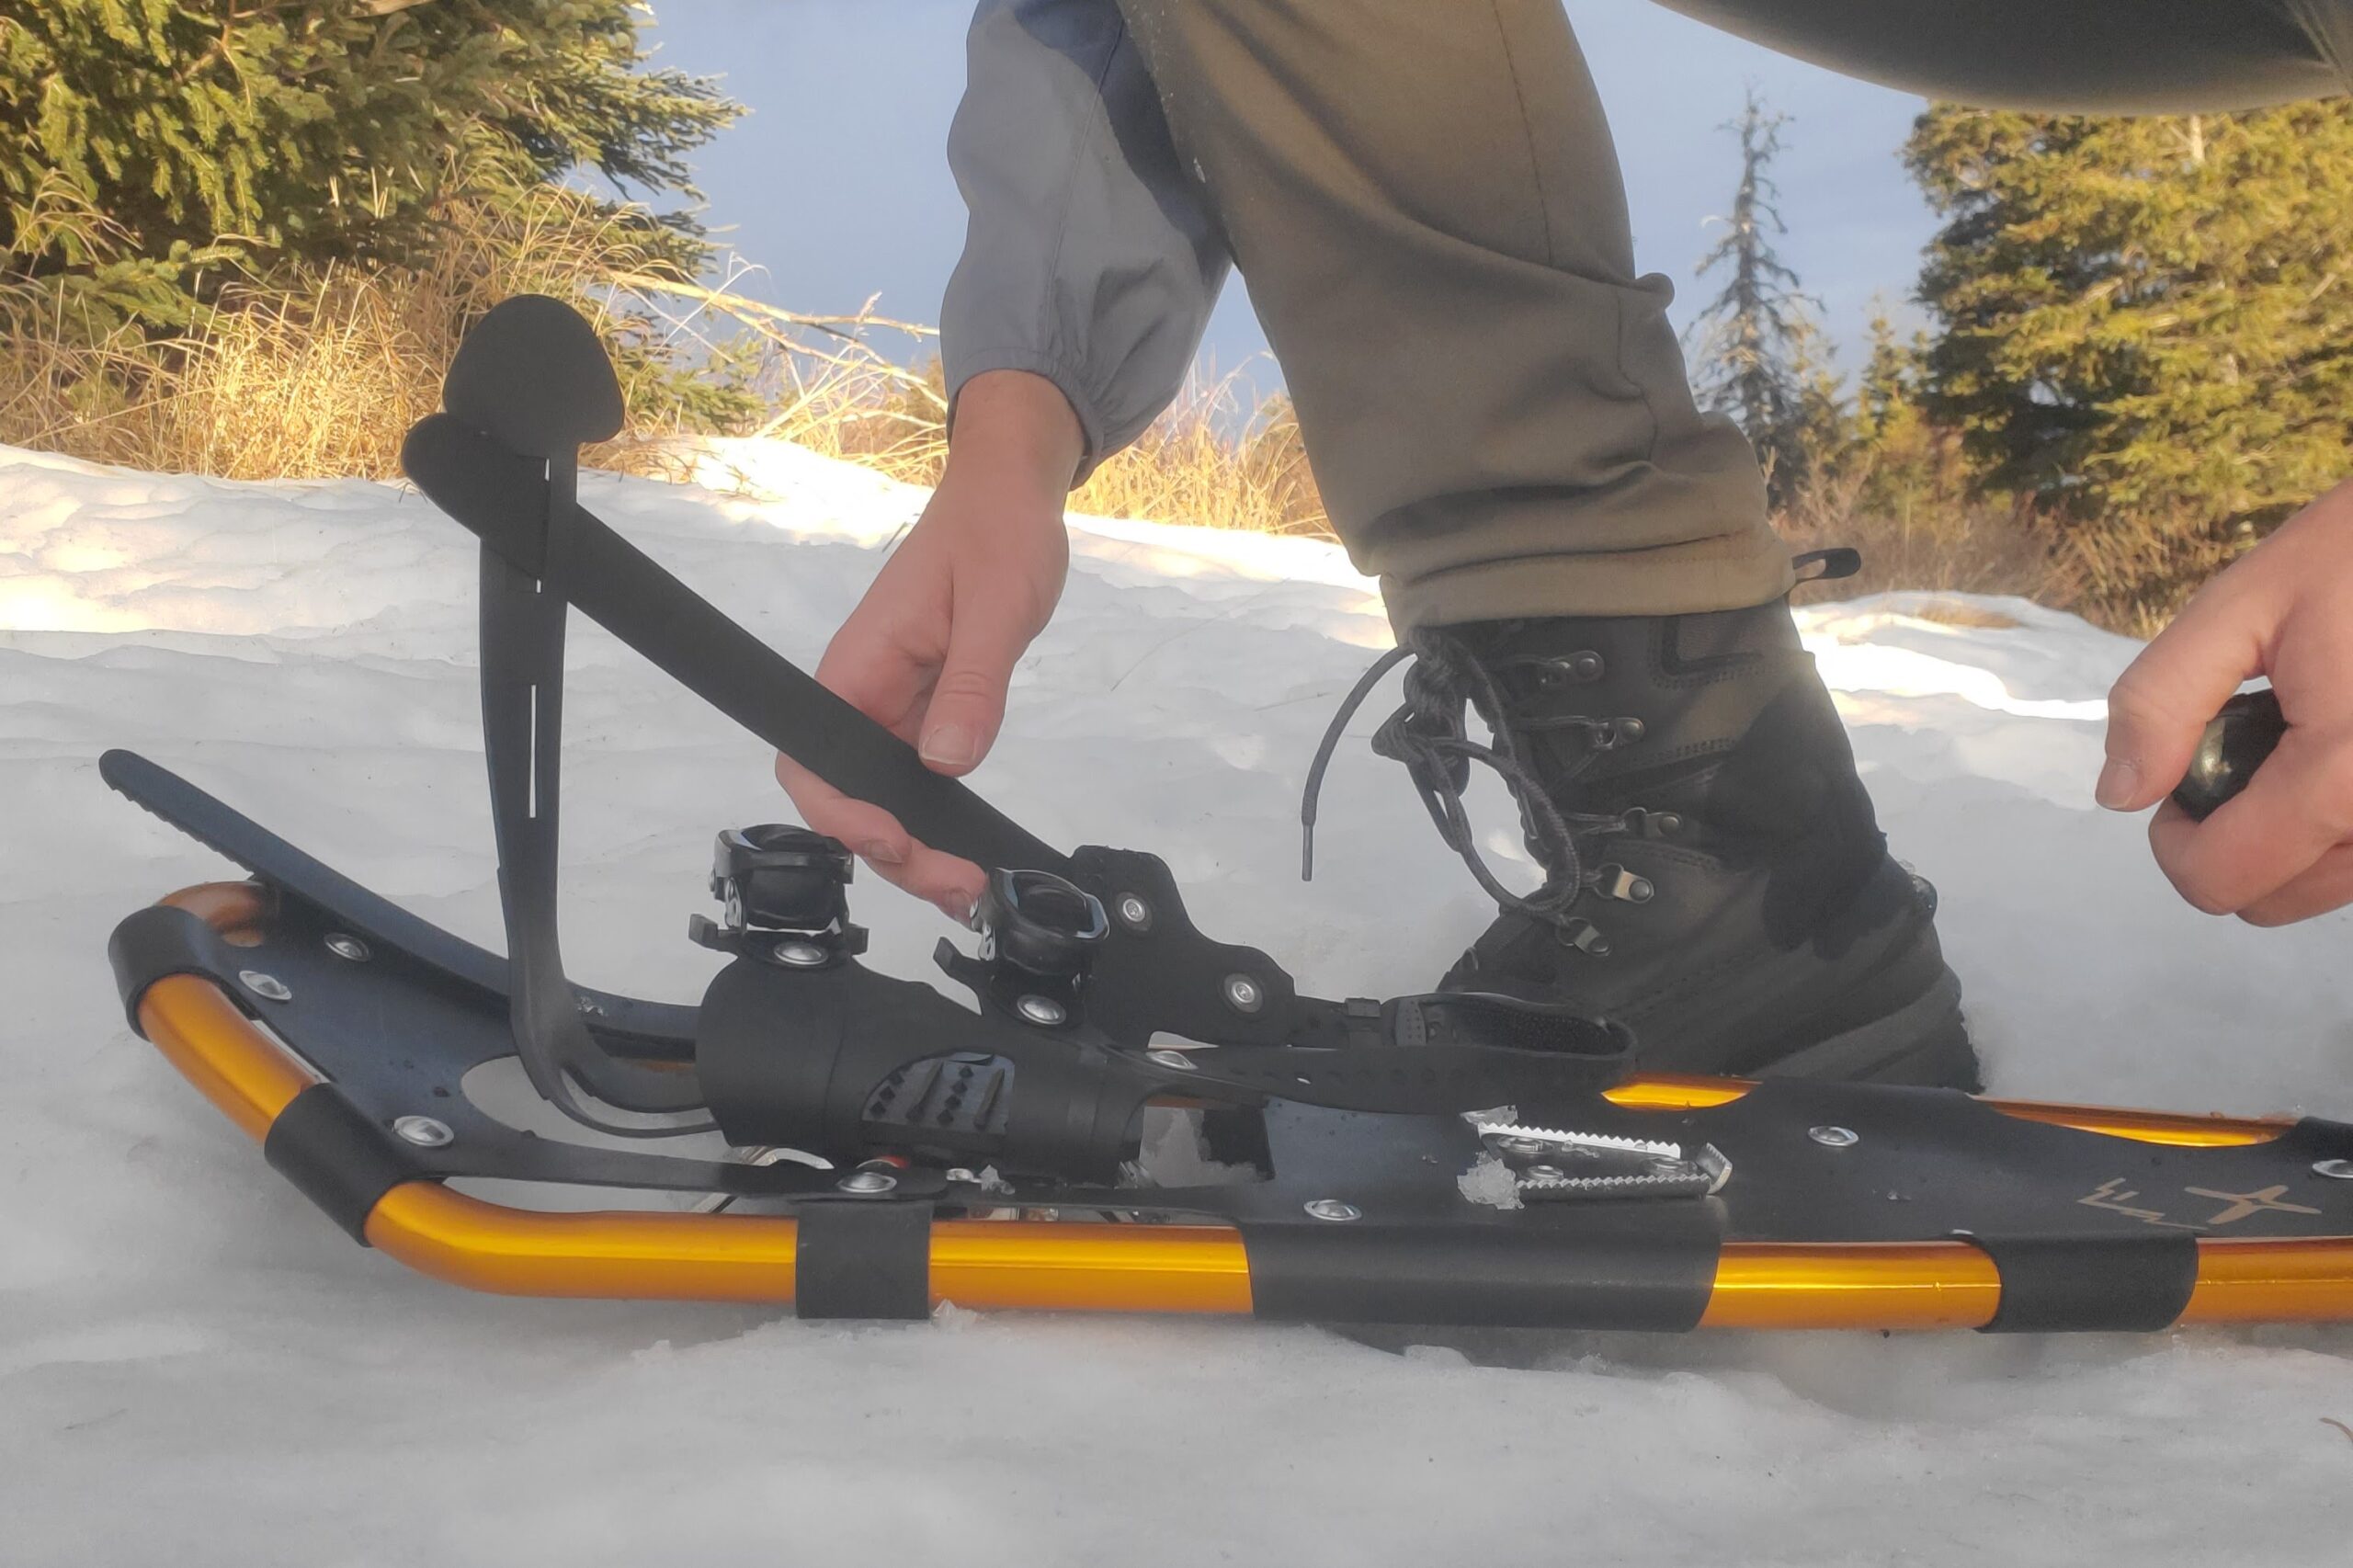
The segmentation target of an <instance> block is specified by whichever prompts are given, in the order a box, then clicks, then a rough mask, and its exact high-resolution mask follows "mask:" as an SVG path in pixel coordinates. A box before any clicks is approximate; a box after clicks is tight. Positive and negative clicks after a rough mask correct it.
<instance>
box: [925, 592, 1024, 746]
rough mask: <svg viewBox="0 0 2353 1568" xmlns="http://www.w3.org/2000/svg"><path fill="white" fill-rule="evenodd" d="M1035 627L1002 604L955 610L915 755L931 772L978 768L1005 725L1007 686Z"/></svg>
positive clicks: (963, 606) (961, 606)
mask: <svg viewBox="0 0 2353 1568" xmlns="http://www.w3.org/2000/svg"><path fill="white" fill-rule="evenodd" d="M1034 634H1035V629H1034V628H1032V627H1030V626H1029V625H1026V624H1025V623H1024V622H1023V621H1022V620H1020V619H1018V618H1017V616H1015V615H1013V614H1011V613H1008V608H1007V607H1006V606H1002V605H965V604H959V605H958V606H957V607H956V616H955V619H954V620H953V621H952V622H951V629H950V631H949V641H948V653H947V657H946V658H944V659H942V660H941V661H940V665H939V675H938V679H937V680H935V681H934V682H933V683H932V687H931V693H930V696H929V699H928V700H927V701H926V706H925V709H924V713H923V721H922V729H921V735H920V738H919V739H918V741H917V743H916V747H915V749H916V751H917V752H918V753H919V754H920V755H921V756H922V757H923V760H924V763H925V765H926V767H929V768H930V769H931V770H932V771H933V772H935V773H945V774H949V775H950V776H951V777H952V776H955V775H960V774H965V773H970V772H971V771H972V769H973V768H975V767H979V766H980V762H981V759H982V758H983V757H984V756H988V754H989V747H990V746H992V745H994V744H995V743H996V733H997V730H998V728H999V727H1000V726H1002V725H1003V724H1004V722H1005V694H1006V687H1009V686H1010V685H1011V684H1012V682H1013V666H1014V665H1016V664H1017V663H1019V662H1020V659H1021V655H1022V653H1023V652H1024V651H1025V650H1027V649H1028V648H1029V640H1030V638H1031V637H1032V636H1033V635H1034Z"/></svg>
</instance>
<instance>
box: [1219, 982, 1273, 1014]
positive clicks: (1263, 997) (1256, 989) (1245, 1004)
mask: <svg viewBox="0 0 2353 1568" xmlns="http://www.w3.org/2000/svg"><path fill="white" fill-rule="evenodd" d="M1225 1005H1226V1006H1229V1007H1232V1008H1233V1010H1234V1011H1235V1012H1237V1013H1255V1012H1256V1011H1257V1010H1258V1009H1259V1008H1261V1007H1263V1006H1266V1005H1267V993H1266V991H1265V990H1264V989H1263V988H1262V987H1260V985H1259V984H1258V983H1257V982H1256V981H1255V980H1253V979H1251V978H1250V977H1249V976H1248V975H1246V974H1229V975H1227V976H1226V977H1225Z"/></svg>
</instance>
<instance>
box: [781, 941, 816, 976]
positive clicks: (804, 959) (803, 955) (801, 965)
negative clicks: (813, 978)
mask: <svg viewBox="0 0 2353 1568" xmlns="http://www.w3.org/2000/svg"><path fill="white" fill-rule="evenodd" d="M768 956H769V957H770V958H772V959H774V960H776V961H777V962H779V963H780V964H785V965H787V966H789V967H790V968H793V969H817V968H819V967H821V966H822V965H823V964H824V961H825V949H823V948H821V947H819V946H818V945H817V944H816V943H814V942H779V943H778V944H777V945H776V947H775V948H774V949H771V950H770V952H769V954H768Z"/></svg>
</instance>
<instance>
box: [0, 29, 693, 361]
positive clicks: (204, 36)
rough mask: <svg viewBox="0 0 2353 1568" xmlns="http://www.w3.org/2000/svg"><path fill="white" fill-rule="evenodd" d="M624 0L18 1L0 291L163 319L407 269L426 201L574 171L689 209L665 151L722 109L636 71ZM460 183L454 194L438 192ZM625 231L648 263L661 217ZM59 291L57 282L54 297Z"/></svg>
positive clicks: (5, 57)
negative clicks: (346, 276) (272, 279)
mask: <svg viewBox="0 0 2353 1568" xmlns="http://www.w3.org/2000/svg"><path fill="white" fill-rule="evenodd" d="M641 15H642V8H641V7H639V6H633V5H631V4H630V3H629V0H263V3H255V0H40V4H38V5H17V6H9V7H8V8H7V10H6V13H5V14H0V281H5V280H6V278H9V277H10V276H13V278H15V279H16V280H17V281H19V282H21V281H23V280H25V279H28V278H40V279H48V280H51V283H52V285H53V286H60V287H67V286H71V285H79V286H80V288H81V293H82V296H83V297H85V298H89V299H97V298H103V299H104V300H105V301H108V303H109V304H111V305H113V306H114V307H116V308H118V309H119V310H121V311H124V312H128V313H130V314H131V315H133V316H135V317H139V318H142V319H146V320H150V321H157V322H163V323H165V324H171V322H172V321H173V318H174V317H175V315H176V316H177V318H178V319H179V320H181V321H185V319H186V318H187V313H188V311H189V310H192V309H194V308H196V307H197V305H198V303H199V301H203V300H205V299H208V298H210V297H211V295H212V294H213V293H214V292H215V291H216V290H218V289H219V287H220V286H221V284H222V281H223V280H224V279H225V278H229V277H232V276H234V275H237V274H243V275H244V276H245V277H248V278H267V276H269V275H270V274H272V273H273V272H277V271H280V270H282V269H286V268H290V267H303V266H314V265H316V264H321V263H330V262H336V261H341V260H345V259H355V258H356V259H363V260H366V261H368V262H369V263H371V264H376V265H382V264H392V265H399V264H404V263H413V262H415V261H416V260H417V259H418V258H419V257H420V256H423V255H424V254H425V253H426V251H427V250H428V249H429V248H430V246H431V244H432V234H433V219H434V217H435V214H436V212H437V210H438V207H439V206H440V205H441V204H443V203H445V202H447V201H448V200H449V199H472V200H480V201H485V202H489V203H491V204H493V205H494V206H495V205H499V204H508V205H512V204H517V203H521V202H524V201H526V200H528V199H529V195H530V187H532V186H534V185H538V184H544V183H545V182H548V181H551V180H555V179H557V178H559V177H560V176H563V175H565V174H567V173H568V172H571V171H574V170H581V169H593V170H596V171H597V172H598V173H601V174H602V175H603V176H606V177H607V178H608V179H609V180H611V181H613V182H615V183H616V184H617V185H619V186H620V187H621V188H622V189H623V190H624V191H629V190H631V189H632V187H633V188H634V190H635V191H638V192H643V193H660V192H678V193H681V194H684V195H686V196H688V197H692V196H693V194H694V192H693V190H692V187H690V185H689V184H688V177H687V167H686V163H685V158H686V154H687V153H688V152H690V151H691V150H692V149H693V148H695V147H696V146H698V145H699V144H700V143H701V142H704V141H706V140H708V139H709V138H710V136H711V135H712V134H714V133H715V132H716V131H718V130H719V129H720V128H721V127H722V126H724V125H725V124H726V123H727V122H728V121H729V120H730V119H733V117H734V115H735V114H736V113H737V112H739V111H738V109H737V108H736V107H735V106H734V105H733V104H731V103H729V102H727V101H726V100H725V99H724V98H722V97H721V96H720V94H719V91H718V89H717V87H716V85H715V84H714V83H712V82H711V81H710V80H708V79H704V78H697V77H692V76H688V75H686V74H683V73H680V72H676V71H666V70H646V69H642V63H643V62H642V58H641V55H640V51H639V45H638V35H637V28H638V26H639V20H640V17H641ZM460 182H462V187H460ZM589 216H591V217H592V218H595V219H597V220H600V221H605V222H614V221H620V222H630V223H632V224H634V225H636V226H637V227H638V228H640V229H641V230H642V231H643V232H642V233H640V234H639V235H638V236H637V243H638V244H639V245H641V246H642V248H643V249H644V250H645V251H646V252H647V253H648V254H649V255H650V256H652V257H653V258H654V260H655V261H656V262H658V263H660V264H662V265H665V266H666V267H669V268H671V269H674V270H676V271H678V272H680V273H684V274H688V275H690V274H692V273H693V272H694V271H695V270H696V269H697V268H698V267H699V265H700V264H701V262H702V261H703V260H704V259H705V257H706V256H707V254H708V250H707V246H706V245H705V244H704V242H703V241H702V239H701V236H700V233H699V230H698V229H697V228H696V227H695V225H694V223H693V222H692V221H691V220H690V219H688V218H687V217H685V216H683V215H678V214H672V215H668V216H665V217H660V218H654V217H648V216H646V215H644V214H642V212H641V211H639V210H635V209H630V208H623V207H621V206H620V205H619V204H615V203H593V204H592V210H591V211H590V213H589ZM69 291H70V288H69Z"/></svg>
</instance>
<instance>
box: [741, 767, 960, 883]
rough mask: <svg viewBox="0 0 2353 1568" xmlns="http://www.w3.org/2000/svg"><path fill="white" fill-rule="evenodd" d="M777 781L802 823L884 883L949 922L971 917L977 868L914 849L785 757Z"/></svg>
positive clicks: (874, 812) (884, 821)
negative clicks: (862, 863) (936, 910)
mask: <svg viewBox="0 0 2353 1568" xmlns="http://www.w3.org/2000/svg"><path fill="white" fill-rule="evenodd" d="M776 777H777V782H778V783H779V784H781V785H783V786H784V789H785V793H787V794H788V795H790V796H791V797H792V803H793V804H794V806H796V807H797V808H798V809H799V810H800V812H801V821H803V822H805V823H807V824H809V825H810V826H811V827H813V828H814V829H816V830H817V831H818V832H819V833H822V834H824V835H826V836H827V837H830V838H838V839H840V840H841V841H842V842H843V843H844V844H847V845H848V846H849V847H850V849H851V850H852V851H853V852H854V853H855V854H856V855H857V856H858V858H859V859H861V860H864V861H865V862H866V863H867V864H868V865H869V866H870V867H872V868H873V869H874V871H875V873H876V874H877V875H878V876H880V877H881V878H882V880H883V881H887V882H890V883H891V884H892V886H894V887H898V888H903V889H904V890H905V891H906V892H911V893H913V894H915V896H916V897H917V898H920V899H923V900H925V901H926V902H928V903H933V904H936V905H938V908H939V909H940V911H941V912H942V913H943V914H945V915H947V916H948V917H949V919H951V920H956V921H962V920H964V919H966V918H967V917H969V916H970V915H971V914H972V906H973V904H975V903H978V902H979V901H980V896H981V887H982V884H983V881H984V880H985V879H984V877H983V872H982V870H981V869H980V868H979V867H978V866H975V865H974V864H972V862H971V861H970V860H963V859H959V858H957V857H955V856H953V855H949V854H946V853H943V852H942V851H940V850H937V849H934V848H932V847H931V846H928V845H925V844H918V843H916V842H915V839H914V838H912V837H910V836H909V835H908V834H907V831H906V829H905V828H904V827H902V826H900V825H899V820H898V819H897V818H896V817H894V816H892V814H891V813H890V812H886V811H884V810H883V809H882V808H881V807H880V806H877V805H871V804H870V803H868V802H867V801H860V800H855V799H853V798H852V797H850V796H847V795H845V794H843V793H842V792H841V791H840V790H836V789H835V788H834V787H833V786H832V785H830V784H828V783H826V782H825V781H824V779H822V778H818V777H817V776H816V775H815V774H813V773H812V772H810V771H809V770H808V769H807V768H805V767H801V765H800V764H799V763H797V762H794V761H793V760H792V759H791V758H790V757H788V756H779V757H778V758H777V759H776Z"/></svg>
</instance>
